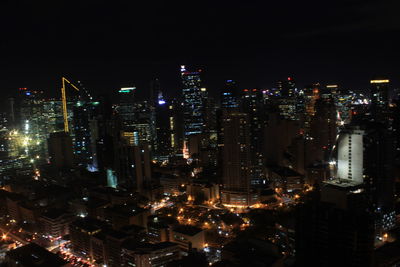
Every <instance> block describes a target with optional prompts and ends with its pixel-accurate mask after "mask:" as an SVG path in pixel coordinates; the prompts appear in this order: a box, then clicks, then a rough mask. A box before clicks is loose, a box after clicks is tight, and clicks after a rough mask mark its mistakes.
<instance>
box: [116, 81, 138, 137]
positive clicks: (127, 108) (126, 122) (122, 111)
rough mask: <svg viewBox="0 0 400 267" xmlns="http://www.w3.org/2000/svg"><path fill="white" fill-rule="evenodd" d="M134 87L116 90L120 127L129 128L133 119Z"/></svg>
mask: <svg viewBox="0 0 400 267" xmlns="http://www.w3.org/2000/svg"><path fill="white" fill-rule="evenodd" d="M135 91H136V87H134V86H133V87H123V88H121V89H120V90H119V91H118V97H119V103H118V105H117V107H116V111H117V113H118V117H119V118H120V120H121V122H122V125H123V126H122V128H123V129H124V130H129V129H130V128H131V127H132V125H133V124H134V121H135V113H134V101H135V99H134V96H135Z"/></svg>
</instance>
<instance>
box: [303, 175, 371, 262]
mask: <svg viewBox="0 0 400 267" xmlns="http://www.w3.org/2000/svg"><path fill="white" fill-rule="evenodd" d="M366 199H367V198H366V196H365V193H364V189H363V188H360V186H353V185H351V184H337V185H335V184H333V183H331V184H324V185H323V187H322V189H321V194H320V196H313V199H311V200H310V201H309V202H308V203H306V204H304V205H303V206H302V207H300V208H299V210H298V214H297V225H296V261H297V265H296V266H321V267H324V266H325V267H327V266H332V267H333V266H349V267H350V266H353V267H356V266H357V267H358V266H359V267H367V266H372V263H373V250H374V217H373V215H372V213H371V212H369V211H368V209H367V206H368V202H367V201H366Z"/></svg>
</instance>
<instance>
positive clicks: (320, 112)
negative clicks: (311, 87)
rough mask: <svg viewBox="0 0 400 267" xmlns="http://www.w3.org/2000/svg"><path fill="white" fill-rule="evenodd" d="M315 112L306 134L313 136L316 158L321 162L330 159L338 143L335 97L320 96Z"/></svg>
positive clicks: (315, 105)
mask: <svg viewBox="0 0 400 267" xmlns="http://www.w3.org/2000/svg"><path fill="white" fill-rule="evenodd" d="M314 108H315V113H314V116H312V117H311V122H310V129H309V131H306V136H309V137H311V139H312V141H313V144H314V146H315V152H316V155H315V159H316V160H318V161H320V162H326V161H328V160H329V158H330V156H331V153H332V149H333V147H334V145H335V143H336V132H337V124H336V118H337V113H336V106H335V103H334V99H333V98H332V97H329V98H322V97H321V98H320V99H318V100H316V101H315V104H314Z"/></svg>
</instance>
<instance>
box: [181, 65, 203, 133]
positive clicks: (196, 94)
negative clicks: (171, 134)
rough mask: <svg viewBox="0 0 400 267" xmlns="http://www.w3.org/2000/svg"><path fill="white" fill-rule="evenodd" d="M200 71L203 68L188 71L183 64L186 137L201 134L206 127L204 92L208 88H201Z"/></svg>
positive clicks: (182, 77)
mask: <svg viewBox="0 0 400 267" xmlns="http://www.w3.org/2000/svg"><path fill="white" fill-rule="evenodd" d="M200 72H201V70H198V71H193V72H191V71H187V70H186V67H185V66H184V65H182V66H181V79H182V94H183V120H184V133H185V137H187V136H189V135H192V134H200V133H202V132H203V128H204V104H205V103H204V98H205V95H204V94H205V91H206V90H205V89H202V88H201V77H200ZM203 91H204V92H203Z"/></svg>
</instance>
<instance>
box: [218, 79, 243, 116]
mask: <svg viewBox="0 0 400 267" xmlns="http://www.w3.org/2000/svg"><path fill="white" fill-rule="evenodd" d="M238 107H239V99H238V89H237V86H236V82H235V81H233V80H227V81H226V83H225V87H224V88H223V90H222V94H221V108H222V109H226V110H231V109H232V110H235V109H237V108H238Z"/></svg>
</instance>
